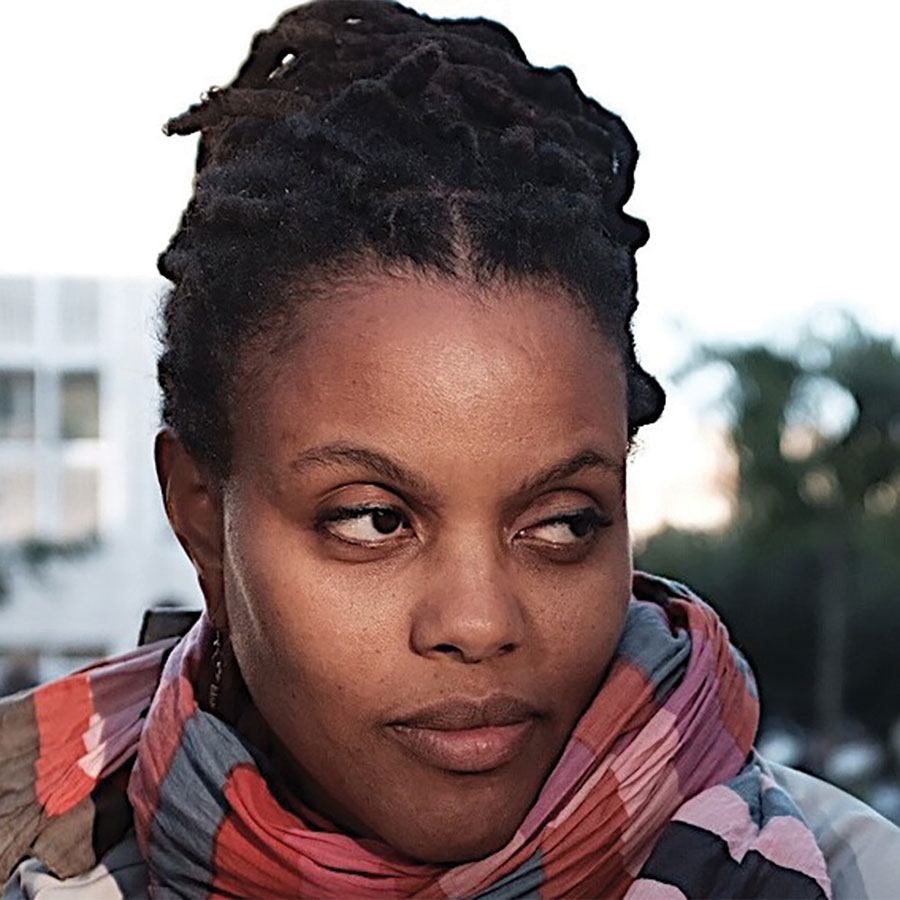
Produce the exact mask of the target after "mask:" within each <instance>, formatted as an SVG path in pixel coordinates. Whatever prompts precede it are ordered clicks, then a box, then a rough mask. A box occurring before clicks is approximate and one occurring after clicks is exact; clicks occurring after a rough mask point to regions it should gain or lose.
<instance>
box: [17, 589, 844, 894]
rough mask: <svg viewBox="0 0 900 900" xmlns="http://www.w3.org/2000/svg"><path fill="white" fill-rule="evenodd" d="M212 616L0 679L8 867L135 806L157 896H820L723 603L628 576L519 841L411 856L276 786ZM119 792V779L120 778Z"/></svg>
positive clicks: (118, 820) (59, 859)
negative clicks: (215, 677) (109, 651)
mask: <svg viewBox="0 0 900 900" xmlns="http://www.w3.org/2000/svg"><path fill="white" fill-rule="evenodd" d="M211 647H212V628H211V626H210V625H209V623H208V621H207V620H206V619H205V617H204V618H201V619H200V620H199V621H198V622H197V624H196V625H195V626H194V627H193V628H192V629H191V630H190V631H189V632H188V634H187V635H186V636H185V637H184V638H182V639H181V640H177V639H169V640H165V641H159V642H157V643H154V644H151V645H149V646H147V647H144V648H141V649H139V650H136V651H133V652H132V653H129V654H126V655H125V656H121V657H118V658H116V659H112V660H107V661H105V662H101V663H98V664H96V665H95V666H92V667H90V668H88V669H86V670H83V671H81V672H79V673H76V674H75V675H71V676H68V677H67V678H63V679H62V680H60V681H58V682H54V683H53V684H49V685H46V686H44V687H41V688H37V689H35V690H33V691H29V692H25V693H23V694H19V695H16V696H14V697H12V698H8V699H6V700H3V701H0V883H2V881H3V880H5V879H6V877H8V874H9V872H10V871H11V869H12V868H13V867H14V866H15V864H16V863H17V861H18V860H19V859H21V858H22V857H24V856H27V855H36V856H39V857H40V858H41V859H42V860H43V861H44V862H45V863H46V864H47V865H48V866H49V867H50V868H51V869H52V870H53V871H55V872H56V873H57V874H58V875H59V876H61V877H67V876H70V875H74V874H77V873H78V872H81V871H83V870H84V869H86V868H89V867H90V866H92V865H93V864H94V863H95V862H96V861H97V859H99V857H100V856H101V855H102V853H103V852H104V851H105V850H106V849H107V848H108V847H109V846H110V845H111V844H112V843H114V842H115V841H116V840H118V839H119V838H121V836H122V835H123V834H124V832H125V831H126V830H127V829H128V828H129V827H130V826H131V824H132V816H133V823H134V826H135V829H136V833H137V837H138V843H139V846H140V848H141V852H142V854H143V856H144V858H145V859H146V861H147V864H148V870H149V873H150V883H151V888H152V890H153V891H154V893H157V894H159V895H165V896H191V897H194V896H231V897H234V896H242V897H253V896H269V897H276V896H277V897H373V898H377V897H384V898H388V897H435V898H443V897H479V898H492V900H494V898H496V900H499V898H513V897H525V896H529V897H535V896H542V897H561V896H572V897H598V896H604V897H613V896H618V897H623V896H625V897H628V898H649V897H659V896H666V897H700V896H744V897H752V896H755V897H771V896H792V897H810V898H812V897H826V898H829V897H830V896H831V886H830V882H829V880H828V875H827V872H826V867H825V861H824V859H823V856H822V853H821V851H820V850H819V848H818V847H817V845H816V842H815V840H814V838H813V835H812V832H811V831H810V830H809V828H808V827H807V825H806V823H805V822H804V820H803V817H802V815H801V814H800V812H799V811H798V809H797V807H796V806H795V805H794V803H793V802H792V801H791V799H790V797H788V795H787V794H786V793H785V792H784V791H783V790H782V789H781V788H779V787H778V786H776V785H775V784H774V783H773V782H772V781H771V780H770V779H768V778H767V777H766V776H765V775H764V774H763V772H762V770H761V768H760V766H759V765H758V763H757V762H756V761H755V758H754V754H753V739H754V736H755V734H756V728H757V725H758V720H759V702H758V698H757V693H756V686H755V682H754V680H753V676H752V674H751V672H750V670H749V668H748V667H747V665H746V663H745V662H744V660H743V658H742V657H741V656H740V654H739V653H738V651H737V650H735V648H734V647H733V646H732V645H731V643H730V641H729V639H728V634H727V631H726V630H725V628H724V626H723V625H722V623H721V621H720V620H719V618H718V617H717V616H716V614H715V612H714V611H713V610H712V609H711V608H710V607H709V606H707V605H706V604H705V603H703V602H702V601H701V600H699V598H697V597H696V596H695V595H693V594H692V593H691V592H690V591H688V590H687V589H686V588H684V587H683V586H681V585H678V584H676V583H674V582H669V581H664V580H662V579H659V578H655V577H651V576H647V575H642V574H638V575H636V576H635V582H634V596H633V597H632V600H631V603H630V606H629V609H628V615H627V618H626V624H625V629H624V632H623V635H622V638H621V640H620V642H619V646H618V649H617V651H616V655H615V657H614V660H613V663H612V665H611V667H610V669H609V672H608V674H607V677H606V679H605V680H604V682H603V684H602V685H601V687H600V689H599V691H598V693H597V695H596V697H595V699H594V700H593V701H592V703H591V705H590V706H589V708H588V709H587V711H586V712H585V713H584V715H583V716H582V718H581V719H580V720H579V722H578V723H577V725H576V727H575V729H574V731H573V733H572V735H571V736H570V739H569V741H568V743H567V745H566V747H565V748H564V751H563V753H562V755H561V757H560V759H559V761H558V762H557V764H556V766H555V768H554V769H553V771H552V772H551V774H550V775H549V777H548V778H547V780H546V782H545V784H544V786H543V788H542V790H541V792H540V794H539V795H538V797H537V798H536V800H535V802H534V805H533V806H532V808H531V809H530V811H529V812H528V814H527V815H526V816H525V819H524V821H523V822H522V824H521V825H520V826H519V828H518V830H517V832H516V834H515V835H514V836H513V838H512V839H511V840H510V842H509V843H508V844H507V845H506V846H505V847H503V848H502V849H501V850H499V851H497V852H496V853H493V854H491V855H490V856H488V857H486V858H485V859H481V860H477V861H475V862H471V863H465V864H461V865H430V864H423V863H418V862H415V861H412V860H409V859H407V858H405V857H403V856H401V855H400V854H398V853H396V852H395V851H394V850H392V849H391V848H390V847H388V846H387V845H385V844H383V843H382V842H380V841H378V840H375V839H360V838H355V837H351V836H349V835H345V834H342V833H340V832H338V831H336V830H334V829H330V828H325V829H323V828H322V827H321V826H322V822H321V820H320V819H319V818H318V817H316V816H314V815H313V814H311V813H310V814H307V812H306V811H305V810H304V808H303V806H302V804H299V803H296V802H291V803H287V802H280V801H282V800H285V793H284V788H283V785H282V784H281V782H280V780H279V778H278V775H277V772H275V771H274V770H273V767H272V765H271V762H270V760H269V759H268V758H267V757H266V756H265V754H264V752H263V751H262V750H261V749H260V746H259V745H257V744H254V743H251V742H250V741H249V740H248V738H247V737H246V736H245V734H246V731H244V732H243V733H242V731H239V730H238V729H236V728H234V727H232V726H231V725H229V724H227V723H226V722H225V721H223V720H222V719H220V718H218V717H217V716H215V715H213V714H212V713H210V712H208V711H206V710H205V709H203V708H201V706H200V705H199V704H198V697H199V696H201V694H202V692H201V691H198V685H202V684H203V683H204V679H207V678H208V667H209V660H210V656H211ZM129 773H130V780H129V781H128V783H127V801H128V802H126V796H125V783H126V779H127V778H129Z"/></svg>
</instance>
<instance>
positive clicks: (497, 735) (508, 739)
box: [387, 695, 540, 773]
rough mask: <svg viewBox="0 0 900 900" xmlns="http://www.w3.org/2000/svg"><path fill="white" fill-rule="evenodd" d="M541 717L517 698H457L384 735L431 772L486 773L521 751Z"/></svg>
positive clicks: (398, 723) (393, 726)
mask: <svg viewBox="0 0 900 900" xmlns="http://www.w3.org/2000/svg"><path fill="white" fill-rule="evenodd" d="M539 717H540V714H539V712H538V711H537V710H536V709H535V708H534V707H533V706H531V705H530V704H528V703H526V702H525V701H524V700H520V699H518V698H516V697H511V696H507V695H495V696H493V697H489V698H488V699H486V700H481V701H478V700H468V699H465V698H455V699H452V700H448V701H445V702H443V703H439V704H436V705H433V706H429V707H427V708H425V709H421V710H419V711H417V712H415V713H412V714H411V715H409V716H406V717H404V718H403V719H402V720H400V721H395V722H390V723H389V724H388V728H387V731H388V734H389V735H390V736H391V737H393V738H394V739H395V740H397V741H398V742H399V743H400V744H401V745H402V746H403V747H405V748H406V749H407V750H408V751H409V752H410V753H412V754H413V755H414V756H416V757H417V758H418V759H419V760H421V761H422V762H424V763H426V764H427V765H430V766H433V767H434V768H437V769H442V770H444V771H448V772H459V773H478V772H490V771H493V770H494V769H498V768H500V766H503V765H505V764H506V763H509V762H511V761H512V760H514V759H515V758H516V757H517V756H519V755H520V754H521V753H522V752H523V751H524V750H525V748H526V747H527V745H528V743H529V741H530V739H531V736H532V735H533V734H534V731H535V727H536V725H537V721H538V718H539Z"/></svg>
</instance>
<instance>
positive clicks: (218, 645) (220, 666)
mask: <svg viewBox="0 0 900 900" xmlns="http://www.w3.org/2000/svg"><path fill="white" fill-rule="evenodd" d="M222 655H223V653H222V629H220V628H217V629H216V633H215V634H214V635H213V651H212V664H213V677H212V682H211V683H210V686H209V708H210V711H211V712H215V711H216V707H217V706H218V704H219V694H220V693H221V691H222V671H223V670H224V668H225V665H224V663H223V661H222Z"/></svg>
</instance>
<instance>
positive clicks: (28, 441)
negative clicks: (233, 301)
mask: <svg viewBox="0 0 900 900" xmlns="http://www.w3.org/2000/svg"><path fill="white" fill-rule="evenodd" d="M161 290H162V282H146V281H144V282H137V281H112V280H92V279H83V278H79V279H33V278H28V277H22V278H10V277H4V278H0V566H3V573H4V576H5V580H6V582H7V596H6V598H5V601H3V602H0V656H3V655H7V656H9V655H10V654H13V653H15V654H17V657H18V658H19V659H22V658H30V659H37V661H38V664H39V665H38V668H39V675H40V677H42V678H44V677H48V676H50V675H53V674H56V673H57V672H59V671H60V670H61V669H65V668H70V667H71V666H72V663H74V662H76V661H80V660H81V659H85V658H90V657H94V656H96V655H99V654H102V653H109V652H116V651H119V650H124V649H127V648H128V647H130V646H132V645H133V644H134V641H135V639H136V636H137V630H138V627H139V624H140V618H141V613H142V611H143V610H144V609H145V608H146V607H148V606H150V605H152V604H154V603H157V602H159V601H161V600H169V601H178V602H181V603H185V604H187V605H190V606H198V605H199V604H200V602H201V597H200V593H199V589H198V588H197V587H196V582H195V579H194V576H193V570H192V569H191V567H190V564H189V563H188V561H187V559H186V558H185V557H184V553H183V551H182V550H181V548H180V546H179V545H178V543H177V541H176V540H175V539H174V537H173V536H172V535H171V533H170V530H169V528H168V525H167V523H166V521H165V515H164V511H163V508H162V502H161V500H160V496H159V489H158V487H157V484H156V476H155V473H154V468H153V436H154V434H155V431H156V427H157V388H156V382H155V376H154V371H155V353H156V346H155V338H154V330H155V326H154V313H155V305H156V302H157V299H158V297H159V294H160V292H161ZM23 542H26V544H27V545H28V546H30V547H31V548H32V549H37V550H40V549H41V547H42V546H46V545H50V544H53V545H56V544H63V545H69V544H72V543H75V544H76V545H77V544H80V543H82V542H88V544H89V548H88V549H86V550H85V552H84V553H82V554H79V555H78V556H75V557H72V558H69V557H56V556H54V557H51V558H49V559H48V560H47V561H46V562H45V563H43V564H42V565H40V566H39V567H36V568H34V569H31V568H29V567H27V566H22V565H15V564H13V565H10V562H9V561H10V559H12V558H13V557H14V556H16V555H17V554H16V552H15V551H16V549H17V548H20V547H22V546H23ZM94 544H95V545H94ZM3 560H5V561H6V562H5V564H4V562H3ZM0 668H2V663H0ZM0 674H2V673H0Z"/></svg>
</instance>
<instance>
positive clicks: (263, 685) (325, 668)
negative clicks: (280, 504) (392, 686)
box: [225, 512, 387, 730]
mask: <svg viewBox="0 0 900 900" xmlns="http://www.w3.org/2000/svg"><path fill="white" fill-rule="evenodd" d="M252 523H253V525H252V528H240V527H235V528H233V529H231V530H230V531H229V535H228V549H227V551H226V567H225V599H226V604H227V608H228V616H229V627H230V630H231V635H232V643H233V645H234V649H235V653H236V655H237V658H238V662H239V664H240V667H241V671H242V673H243V675H244V678H245V680H246V681H247V684H248V687H249V688H250V690H251V693H252V694H253V696H254V698H255V699H256V701H257V703H258V704H259V705H260V707H261V708H262V711H263V713H264V715H266V718H270V715H269V713H271V715H272V716H273V717H274V721H272V719H271V718H270V721H271V724H273V725H274V726H275V727H276V730H279V729H278V719H279V718H281V717H282V716H284V715H287V714H288V712H289V710H290V709H292V710H294V711H296V709H297V704H298V703H299V704H300V705H302V706H303V707H304V709H305V710H307V711H308V713H309V714H310V715H312V716H314V717H316V718H318V717H319V715H318V713H317V710H318V709H322V710H325V709H329V708H330V709H340V708H341V707H342V706H343V705H345V704H346V703H347V702H348V701H347V698H351V697H352V698H359V697H360V696H361V695H364V694H365V693H366V692H367V691H368V692H371V691H372V690H373V688H374V687H375V686H377V684H379V683H380V680H381V679H380V678H379V673H378V671H377V662H378V659H379V658H380V657H381V656H382V655H383V651H384V646H385V644H386V643H387V638H386V635H385V634H384V624H385V623H384V621H383V620H382V619H381V618H379V616H377V615H376V614H375V612H374V610H375V607H374V605H373V604H372V602H371V599H370V597H369V596H368V594H367V593H366V592H365V591H357V592H355V593H352V592H349V591H348V590H347V589H346V585H343V584H341V583H340V582H339V581H336V580H335V579H333V578H331V577H329V569H328V567H326V566H325V565H324V564H323V563H322V562H321V561H320V560H318V559H317V558H316V556H315V555H314V554H312V553H310V552H309V551H308V550H305V549H304V548H303V546H302V544H301V542H300V540H299V539H298V537H297V531H296V530H294V529H290V528H285V527H282V525H281V524H280V523H278V522H277V521H273V520H272V519H271V518H270V517H267V516H266V515H265V514H263V513H261V512H257V513H256V514H255V515H253V516H252ZM335 701H340V703H339V704H336V702H335Z"/></svg>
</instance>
